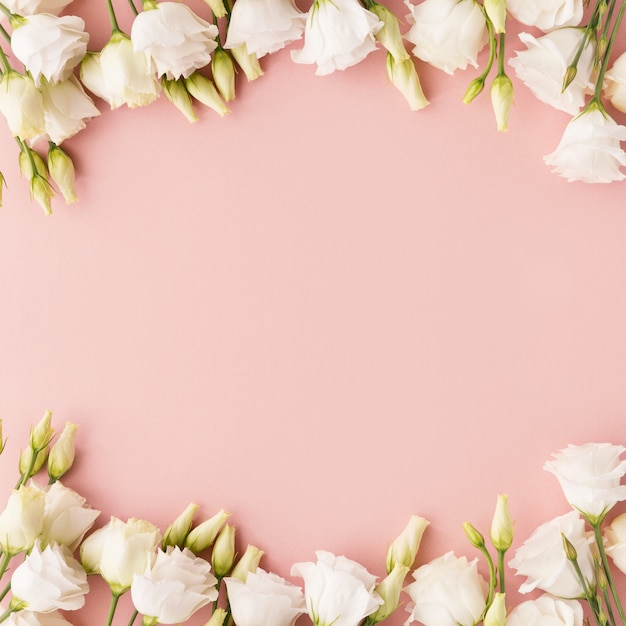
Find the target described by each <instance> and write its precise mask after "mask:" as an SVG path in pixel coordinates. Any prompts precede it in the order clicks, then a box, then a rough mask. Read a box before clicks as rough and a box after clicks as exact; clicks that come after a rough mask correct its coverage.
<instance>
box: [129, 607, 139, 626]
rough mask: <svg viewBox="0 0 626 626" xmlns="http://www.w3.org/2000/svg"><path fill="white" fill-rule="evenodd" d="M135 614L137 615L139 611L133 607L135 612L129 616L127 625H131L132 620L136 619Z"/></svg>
mask: <svg viewBox="0 0 626 626" xmlns="http://www.w3.org/2000/svg"><path fill="white" fill-rule="evenodd" d="M137 615H139V611H138V610H137V609H135V612H134V613H133V614H132V615H131V617H130V622H128V626H133V623H134V621H135V620H136V619H137Z"/></svg>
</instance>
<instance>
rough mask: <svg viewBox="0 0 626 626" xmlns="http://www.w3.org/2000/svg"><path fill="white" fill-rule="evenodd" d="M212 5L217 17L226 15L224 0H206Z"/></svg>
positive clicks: (211, 7)
mask: <svg viewBox="0 0 626 626" xmlns="http://www.w3.org/2000/svg"><path fill="white" fill-rule="evenodd" d="M204 1H205V2H206V3H207V4H208V5H209V7H210V9H211V11H212V12H213V15H215V17H224V16H225V15H226V7H225V6H224V2H223V1H222V0H204Z"/></svg>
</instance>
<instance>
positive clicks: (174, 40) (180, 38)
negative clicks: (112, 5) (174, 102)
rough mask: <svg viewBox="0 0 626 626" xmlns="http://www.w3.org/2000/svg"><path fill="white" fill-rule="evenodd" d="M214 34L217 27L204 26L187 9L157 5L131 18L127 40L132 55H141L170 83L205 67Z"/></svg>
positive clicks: (174, 4)
mask: <svg viewBox="0 0 626 626" xmlns="http://www.w3.org/2000/svg"><path fill="white" fill-rule="evenodd" d="M218 34H219V32H218V29H217V26H214V25H213V24H209V23H208V22H205V21H204V20H203V19H201V18H200V17H198V16H197V15H196V14H195V13H194V12H193V11H192V10H191V9H190V8H189V7H188V6H186V5H184V4H179V3H177V2H160V3H158V4H155V7H154V8H149V9H147V10H144V11H142V12H141V13H140V14H139V15H138V16H137V17H136V18H135V21H134V22H133V27H132V29H131V32H130V38H131V40H132V42H133V47H134V49H135V51H137V52H143V53H144V54H145V56H146V60H147V61H148V64H149V65H150V66H151V67H154V68H155V70H156V73H157V76H163V75H165V76H166V77H167V78H169V79H170V80H172V79H177V78H181V77H183V78H187V77H188V76H189V75H190V74H191V73H192V72H193V71H194V70H197V69H199V68H201V67H204V66H205V65H208V63H209V61H210V60H211V52H213V50H215V48H216V47H217V43H216V42H215V38H216V37H217V35H218Z"/></svg>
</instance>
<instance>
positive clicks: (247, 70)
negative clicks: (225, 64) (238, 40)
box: [230, 43, 263, 81]
mask: <svg viewBox="0 0 626 626" xmlns="http://www.w3.org/2000/svg"><path fill="white" fill-rule="evenodd" d="M230 52H231V54H232V55H233V56H234V57H235V61H237V65H239V67H240V68H241V69H242V70H243V73H244V74H245V75H246V78H247V79H248V81H251V80H256V79H257V78H259V76H263V70H262V69H261V64H260V63H259V59H258V58H257V56H256V54H254V53H250V52H248V46H246V44H245V43H243V44H241V45H240V46H237V47H236V48H231V49H230Z"/></svg>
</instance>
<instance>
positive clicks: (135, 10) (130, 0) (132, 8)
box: [128, 0, 139, 17]
mask: <svg viewBox="0 0 626 626" xmlns="http://www.w3.org/2000/svg"><path fill="white" fill-rule="evenodd" d="M128 4H129V5H130V10H131V11H132V12H133V14H134V15H135V17H137V16H138V15H139V11H137V7H136V6H135V3H134V2H133V0H128Z"/></svg>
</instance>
